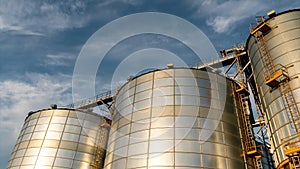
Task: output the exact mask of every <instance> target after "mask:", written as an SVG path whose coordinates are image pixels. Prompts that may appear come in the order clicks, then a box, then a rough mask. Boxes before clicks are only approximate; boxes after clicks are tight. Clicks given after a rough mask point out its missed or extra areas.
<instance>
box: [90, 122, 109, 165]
mask: <svg viewBox="0 0 300 169" xmlns="http://www.w3.org/2000/svg"><path fill="white" fill-rule="evenodd" d="M103 120H104V123H102V124H99V132H97V135H96V139H95V144H94V146H95V151H94V156H93V160H92V163H91V164H90V166H91V169H102V168H101V167H102V166H103V165H104V164H103V163H102V162H103V159H101V158H102V157H103V154H105V153H106V145H104V144H105V140H106V136H107V134H108V131H109V129H108V128H109V127H110V124H109V123H108V122H107V121H106V119H103Z"/></svg>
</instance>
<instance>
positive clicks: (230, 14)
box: [193, 0, 269, 33]
mask: <svg viewBox="0 0 300 169" xmlns="http://www.w3.org/2000/svg"><path fill="white" fill-rule="evenodd" d="M193 5H195V6H197V14H198V15H199V16H203V15H204V17H205V19H206V24H207V25H208V26H211V27H212V28H213V29H214V31H215V32H218V33H225V32H228V33H230V31H232V30H234V29H235V28H236V27H238V23H239V22H242V21H243V20H245V19H247V18H250V17H253V16H255V15H256V14H257V13H259V12H261V11H263V10H266V9H268V8H269V6H268V4H267V3H266V2H264V1H252V0H227V1H216V0H215V1H213V0H205V1H194V3H193Z"/></svg>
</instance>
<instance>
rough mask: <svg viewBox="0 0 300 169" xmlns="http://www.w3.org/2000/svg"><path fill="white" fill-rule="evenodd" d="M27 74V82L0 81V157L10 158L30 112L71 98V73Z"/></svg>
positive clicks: (3, 158) (61, 103)
mask: <svg viewBox="0 0 300 169" xmlns="http://www.w3.org/2000/svg"><path fill="white" fill-rule="evenodd" d="M24 78H25V79H27V80H28V82H24V81H19V80H7V81H0V135H1V137H0V150H1V151H0V159H1V161H2V160H8V159H7V158H8V157H9V152H11V151H12V148H13V145H14V144H15V142H16V139H17V136H18V135H19V132H20V129H21V127H22V124H23V122H24V119H25V117H26V116H27V113H28V112H30V111H35V110H38V109H43V108H48V107H49V105H50V104H52V103H57V104H58V105H66V104H68V103H70V102H71V90H70V89H71V77H69V76H67V75H57V76H50V75H46V74H36V73H30V74H27V75H26V76H25V77H24ZM3 162H4V163H5V161H2V163H3Z"/></svg>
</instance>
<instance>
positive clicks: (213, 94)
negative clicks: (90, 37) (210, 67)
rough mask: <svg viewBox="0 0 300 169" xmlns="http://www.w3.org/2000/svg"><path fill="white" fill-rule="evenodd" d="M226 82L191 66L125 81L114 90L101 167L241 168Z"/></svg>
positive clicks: (231, 98) (219, 77)
mask: <svg viewBox="0 0 300 169" xmlns="http://www.w3.org/2000/svg"><path fill="white" fill-rule="evenodd" d="M209 75H210V76H213V77H214V78H213V79H210V80H209ZM231 83H232V82H231V81H230V80H227V79H225V78H224V77H221V76H220V75H216V74H212V73H207V72H204V71H200V70H194V69H166V70H160V71H154V72H150V73H147V74H144V75H140V76H138V77H136V78H134V79H132V80H131V81H129V82H128V83H127V84H125V85H124V86H123V87H122V88H121V89H120V91H119V93H118V94H117V96H116V101H115V103H116V105H115V106H116V107H115V109H116V111H115V113H114V115H113V124H112V129H111V132H110V138H109V143H108V149H107V151H108V153H107V157H106V160H105V167H104V168H105V169H127V168H151V169H154V168H160V169H171V168H172V169H174V168H175V167H176V168H178V169H179V168H182V169H183V168H189V169H193V168H222V169H233V168H235V169H237V168H239V169H242V168H244V163H243V159H242V157H241V156H240V154H241V148H240V147H241V144H240V136H239V131H238V126H237V120H236V115H235V111H236V110H235V107H234V101H233V97H232V96H231V94H232V86H231ZM219 100H223V101H224V105H223V107H222V106H221V105H222V104H221V103H220V102H218V101H219ZM225 100H226V101H225ZM218 103H219V104H218ZM223 108H224V109H223ZM209 110H211V111H209Z"/></svg>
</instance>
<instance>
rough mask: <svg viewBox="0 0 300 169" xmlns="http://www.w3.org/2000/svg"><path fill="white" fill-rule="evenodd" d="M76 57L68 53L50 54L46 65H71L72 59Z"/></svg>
mask: <svg viewBox="0 0 300 169" xmlns="http://www.w3.org/2000/svg"><path fill="white" fill-rule="evenodd" d="M73 59H74V60H75V59H76V56H74V55H71V54H68V53H59V54H48V55H47V56H46V59H45V61H44V65H46V66H48V65H50V66H70V61H72V60H73Z"/></svg>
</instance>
